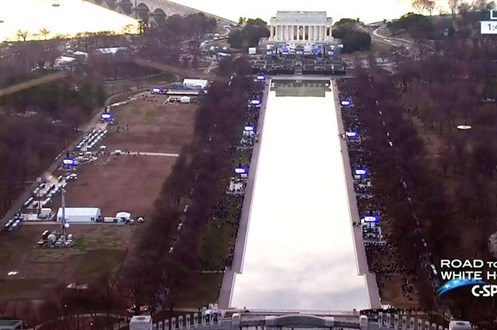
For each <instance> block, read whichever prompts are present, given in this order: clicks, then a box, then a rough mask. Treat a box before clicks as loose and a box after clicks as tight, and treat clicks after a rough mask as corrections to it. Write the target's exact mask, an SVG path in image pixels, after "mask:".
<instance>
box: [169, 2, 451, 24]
mask: <svg viewBox="0 0 497 330" xmlns="http://www.w3.org/2000/svg"><path fill="white" fill-rule="evenodd" d="M173 1H175V2H177V3H181V4H184V5H187V6H191V7H194V8H198V9H201V10H204V11H206V12H210V13H212V14H216V15H219V16H223V17H226V18H230V19H232V20H235V21H237V20H238V18H239V17H240V16H243V17H248V18H256V17H259V18H262V19H264V20H266V21H267V20H269V18H270V17H271V16H274V15H275V13H276V11H277V10H322V11H326V12H327V13H328V16H330V17H332V18H333V20H334V21H338V20H339V19H340V18H344V17H347V18H357V17H359V18H361V20H362V21H364V22H366V23H372V22H376V21H382V20H383V19H384V18H386V19H392V18H397V17H399V16H401V15H403V14H405V13H407V12H409V11H412V9H411V7H410V2H411V1H410V0H347V1H344V0H305V1H301V0H271V1H268V0H250V1H242V0H173ZM439 2H440V3H441V4H442V3H443V4H445V3H446V2H447V1H444V0H440V1H439Z"/></svg>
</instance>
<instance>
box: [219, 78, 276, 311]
mask: <svg viewBox="0 0 497 330" xmlns="http://www.w3.org/2000/svg"><path fill="white" fill-rule="evenodd" d="M269 84H270V80H268V81H267V82H266V89H265V90H264V95H263V99H262V105H261V110H260V111H261V112H260V116H259V122H258V123H257V132H259V134H260V136H259V143H256V144H255V145H254V148H253V149H252V159H251V161H250V171H249V177H248V181H247V186H246V188H245V198H244V199H243V208H242V215H241V218H240V225H239V227H238V234H237V237H236V242H235V253H234V256H233V263H232V267H231V269H230V270H227V271H226V272H225V273H224V277H223V283H222V285H221V291H220V293H219V301H218V305H219V308H220V309H225V308H229V307H231V306H229V305H230V301H231V296H232V294H233V287H234V284H235V274H241V272H242V268H243V258H244V254H245V247H246V243H247V233H248V227H249V218H250V209H251V207H252V194H253V192H254V182H255V178H256V176H257V161H258V159H259V147H260V145H261V143H262V139H263V135H262V132H263V125H264V116H265V114H266V104H267V99H268V92H269Z"/></svg>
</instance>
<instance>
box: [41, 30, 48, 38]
mask: <svg viewBox="0 0 497 330" xmlns="http://www.w3.org/2000/svg"><path fill="white" fill-rule="evenodd" d="M40 34H41V35H42V37H43V39H47V38H48V36H49V34H50V31H49V30H48V29H46V28H43V29H41V30H40Z"/></svg>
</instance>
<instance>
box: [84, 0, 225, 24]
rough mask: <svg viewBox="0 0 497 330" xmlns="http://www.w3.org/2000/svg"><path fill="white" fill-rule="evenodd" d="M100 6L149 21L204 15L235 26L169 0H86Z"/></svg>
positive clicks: (223, 19) (217, 17)
mask: <svg viewBox="0 0 497 330" xmlns="http://www.w3.org/2000/svg"><path fill="white" fill-rule="evenodd" d="M84 1H88V2H91V3H94V4H97V5H99V6H102V7H105V8H108V9H112V10H115V11H117V12H119V13H121V14H124V15H128V16H132V17H134V18H137V19H142V20H144V21H147V20H148V18H149V17H167V16H172V15H182V16H185V15H190V14H197V13H203V14H205V15H206V16H208V17H213V18H215V19H216V20H217V21H218V23H219V24H221V25H229V24H235V22H234V21H231V20H229V19H226V18H224V17H220V16H217V15H213V14H210V13H206V12H203V11H201V10H198V9H195V8H191V7H187V6H184V5H180V4H179V3H175V2H172V1H169V0H84Z"/></svg>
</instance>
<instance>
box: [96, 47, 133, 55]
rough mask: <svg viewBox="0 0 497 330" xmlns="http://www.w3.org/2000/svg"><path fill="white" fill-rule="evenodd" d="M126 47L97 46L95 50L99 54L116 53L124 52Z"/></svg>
mask: <svg viewBox="0 0 497 330" xmlns="http://www.w3.org/2000/svg"><path fill="white" fill-rule="evenodd" d="M126 50H127V48H126V47H109V48H98V49H96V50H95V51H96V52H97V53H100V54H109V55H116V54H117V53H119V52H125V51H126Z"/></svg>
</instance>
